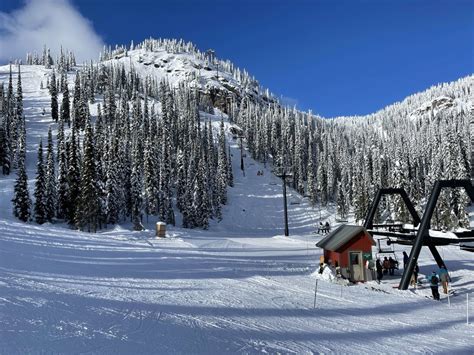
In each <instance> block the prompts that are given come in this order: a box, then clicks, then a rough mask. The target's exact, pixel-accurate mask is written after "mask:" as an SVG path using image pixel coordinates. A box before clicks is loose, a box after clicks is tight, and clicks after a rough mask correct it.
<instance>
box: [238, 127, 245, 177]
mask: <svg viewBox="0 0 474 355" xmlns="http://www.w3.org/2000/svg"><path fill="white" fill-rule="evenodd" d="M239 138H240V169H241V170H242V173H243V174H244V176H245V167H244V153H243V150H244V143H243V142H242V138H244V137H242V136H240V137H239Z"/></svg>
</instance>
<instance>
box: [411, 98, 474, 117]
mask: <svg viewBox="0 0 474 355" xmlns="http://www.w3.org/2000/svg"><path fill="white" fill-rule="evenodd" d="M447 109H451V110H455V111H456V112H470V111H472V104H471V103H470V102H468V101H464V100H460V99H454V98H452V97H448V96H439V97H436V98H434V99H432V100H430V101H427V102H425V103H423V105H421V106H420V107H419V108H417V109H416V110H414V111H413V112H412V113H411V114H410V118H411V119H418V118H421V117H423V116H424V115H426V114H428V115H430V117H432V118H433V117H436V115H437V114H438V113H440V112H442V111H444V110H447Z"/></svg>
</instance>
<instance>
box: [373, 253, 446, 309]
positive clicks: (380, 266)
mask: <svg viewBox="0 0 474 355" xmlns="http://www.w3.org/2000/svg"><path fill="white" fill-rule="evenodd" d="M408 261H409V256H408V254H407V253H406V252H405V251H404V252H403V267H404V269H406V267H407V265H408ZM375 267H376V270H377V281H378V282H379V283H380V281H381V280H382V278H383V276H384V275H386V274H387V273H388V274H389V275H393V274H394V269H395V268H396V267H397V262H396V260H394V259H393V258H392V257H389V258H387V257H385V258H384V260H383V262H382V261H381V260H380V259H377V261H376V263H375ZM419 272H420V268H419V266H418V263H416V264H415V268H414V269H413V274H412V277H411V280H410V285H411V286H413V287H415V288H416V286H417V285H418V273H419ZM427 280H428V282H429V283H430V288H431V293H432V295H433V299H435V300H438V301H439V299H440V295H439V291H438V287H439V283H440V282H441V285H442V286H443V292H444V294H447V293H448V286H449V281H450V277H449V274H448V270H447V269H446V267H445V266H444V265H441V267H440V268H439V270H438V272H436V271H433V272H432V274H431V275H430V276H429V277H427Z"/></svg>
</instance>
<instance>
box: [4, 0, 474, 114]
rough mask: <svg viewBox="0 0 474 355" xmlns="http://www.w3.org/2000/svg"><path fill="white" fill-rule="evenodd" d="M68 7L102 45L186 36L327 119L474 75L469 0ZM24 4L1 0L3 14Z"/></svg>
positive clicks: (225, 0)
mask: <svg viewBox="0 0 474 355" xmlns="http://www.w3.org/2000/svg"><path fill="white" fill-rule="evenodd" d="M35 1H38V0H35ZM49 1H51V0H49ZM72 3H73V5H74V6H75V7H76V9H77V10H78V11H79V12H80V13H81V14H82V16H84V17H85V18H87V19H89V20H90V21H91V23H92V26H93V27H94V29H95V31H96V32H97V33H98V35H99V36H100V37H102V39H103V41H105V42H106V43H107V44H115V43H127V44H128V43H130V40H134V41H135V42H138V41H141V40H142V39H144V38H146V37H149V36H153V37H179V38H183V39H185V40H190V41H192V42H194V43H195V44H196V45H197V46H198V47H199V48H200V49H203V50H205V49H208V48H214V49H215V50H216V54H217V55H218V56H219V57H221V58H226V59H230V60H231V61H233V62H234V63H235V64H236V65H238V66H239V67H241V68H246V69H247V70H248V71H249V72H250V73H251V74H253V75H254V76H255V77H256V78H257V80H259V81H260V83H261V84H262V85H263V86H265V87H268V88H269V89H270V91H272V92H273V93H275V94H278V95H282V96H284V97H286V98H287V100H288V102H295V103H297V107H298V108H300V109H303V110H308V109H311V110H312V111H313V112H316V113H319V114H321V115H323V116H326V117H332V116H336V115H351V114H367V113H371V112H374V111H376V110H378V109H381V108H383V107H384V106H386V105H388V104H391V103H393V102H395V101H399V100H401V99H403V98H404V97H406V96H408V95H410V94H412V93H415V92H418V91H421V90H424V89H426V88H428V87H429V86H431V85H433V84H436V83H439V82H446V81H452V80H456V79H457V78H459V77H462V76H466V75H468V74H471V73H473V72H474V59H473V58H474V1H472V0H443V1H441V0H426V1H424V0H391V1H389V0H360V1H358V0H321V1H318V0H313V1H311V0H285V1H284V0H273V1H270V0H253V1H251V0H239V1H237V0H234V1H232V0H207V1H204V0H202V1H200V0H174V1H158V0H155V1H152V0H149V1H145V0H134V1H125V0H114V1H112V0H110V1H107V0H101V1H96V0H73V1H72ZM21 6H23V2H21V1H13V0H1V2H0V10H1V11H2V12H4V13H8V12H10V11H11V10H12V9H15V8H19V7H21ZM0 33H1V30H0Z"/></svg>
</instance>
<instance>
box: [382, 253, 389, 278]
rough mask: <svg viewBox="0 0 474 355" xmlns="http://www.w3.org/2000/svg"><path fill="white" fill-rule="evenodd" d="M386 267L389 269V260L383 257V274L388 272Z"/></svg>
mask: <svg viewBox="0 0 474 355" xmlns="http://www.w3.org/2000/svg"><path fill="white" fill-rule="evenodd" d="M388 269H390V261H388V259H387V257H384V259H383V273H384V275H387V274H388Z"/></svg>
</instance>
